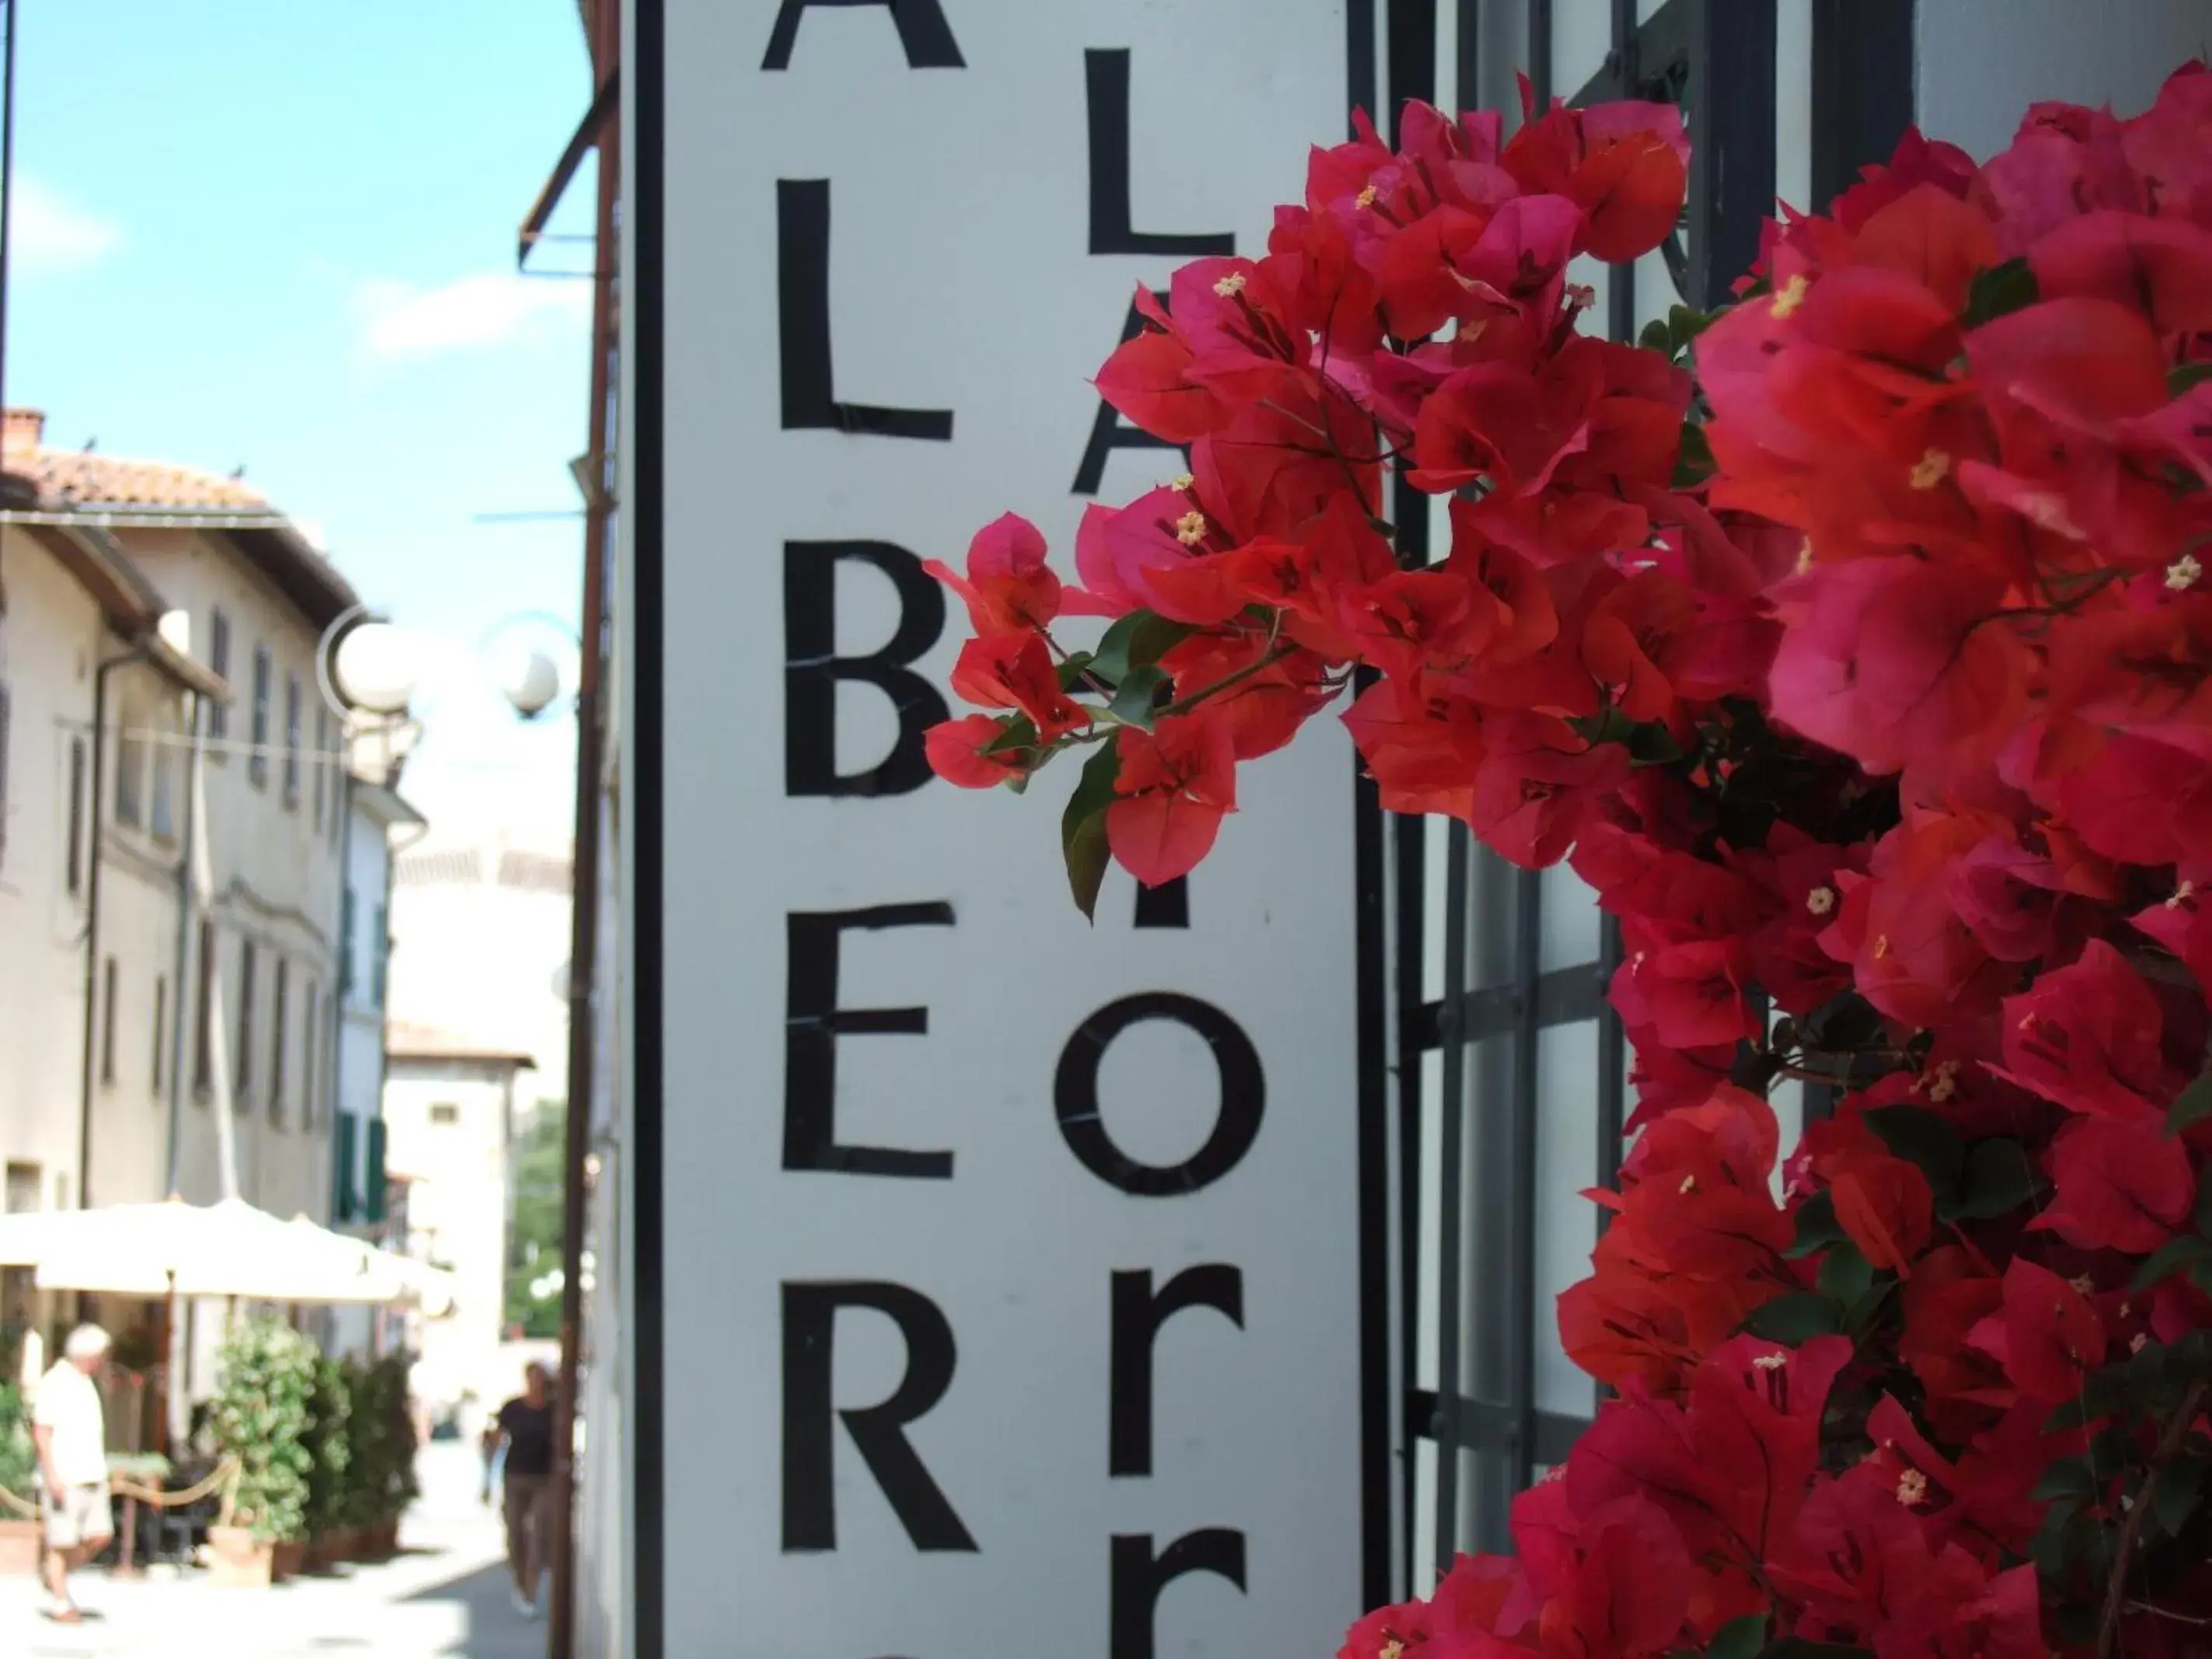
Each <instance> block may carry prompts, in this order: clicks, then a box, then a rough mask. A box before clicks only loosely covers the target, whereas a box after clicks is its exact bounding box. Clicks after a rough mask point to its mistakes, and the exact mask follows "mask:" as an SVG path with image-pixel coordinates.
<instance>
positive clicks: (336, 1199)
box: [331, 1111, 361, 1221]
mask: <svg viewBox="0 0 2212 1659" xmlns="http://www.w3.org/2000/svg"><path fill="white" fill-rule="evenodd" d="M332 1121H333V1122H334V1123H335V1124H336V1126H337V1145H336V1146H333V1147H332V1148H331V1220H333V1221H351V1220H352V1219H353V1218H355V1217H356V1216H357V1215H358V1214H360V1213H361V1206H360V1204H359V1203H358V1202H357V1201H356V1191H357V1189H356V1187H355V1186H354V1181H353V1162H354V1150H355V1147H356V1145H357V1144H358V1143H357V1142H356V1139H355V1136H356V1131H357V1130H358V1129H359V1128H360V1127H361V1126H360V1121H359V1120H358V1119H356V1117H355V1116H354V1115H353V1114H352V1113H351V1112H344V1111H342V1112H340V1113H339V1114H338V1115H337V1117H336V1118H335V1119H334V1120H332Z"/></svg>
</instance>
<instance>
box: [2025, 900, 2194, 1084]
mask: <svg viewBox="0 0 2212 1659" xmlns="http://www.w3.org/2000/svg"><path fill="white" fill-rule="evenodd" d="M2164 1027H2165V1020H2164V1016H2163V1015H2162V1014H2161V1013H2160V1010H2159V1006H2158V999H2157V998H2156V997H2154V996H2153V995H2152V994H2151V990H2150V987H2148V985H2146V984H2144V983H2143V981H2142V975H2139V974H2137V973H2136V971H2135V969H2132V968H2130V967H2129V966H2128V964H2127V963H2126V961H2125V960H2124V958H2123V957H2121V955H2120V953H2119V952H2118V951H2116V950H2114V949H2113V948H2112V946H2111V945H2107V944H2106V943H2105V942H2104V941H2103V940H2102V939H2096V940H2093V941H2091V943H2090V945H2089V946H2088V948H2087V949H2086V950H2085V951H2082V953H2081V960H2079V961H2078V962H2075V963H2073V964H2072V965H2071V966H2069V967H2066V968H2061V969H2057V971H2056V972H2054V973H2048V974H2045V975H2043V976H2042V977H2041V978H2040V979H2039V980H2038V981H2036V982H2035V985H2034V987H2033V988H2032V989H2030V990H2027V991H2025V992H2023V993H2022V994H2020V995H2019V996H2016V997H2008V998H2007V999H2006V1000H2005V1004H2004V1058H2005V1066H2004V1069H2003V1070H2002V1071H2001V1072H2000V1073H1998V1074H1999V1075H2000V1076H2002V1077H2006V1078H2008V1079H2011V1080H2012V1081H2013V1082H2015V1083H2017V1084H2019V1085H2021V1087H2022V1088H2024V1089H2030V1090H2033V1091H2034V1092H2035V1093H2037V1094H2039V1095H2041V1096H2043V1097H2044V1098H2045V1099H2046V1100H2054V1101H2056V1102H2057V1103H2058V1104H2060V1105H2061V1106H2063V1107H2065V1108H2066V1109H2068V1110H2069V1111H2075V1112H2095V1113H2103V1114H2107V1115H2112V1116H2115V1117H2123V1118H2154V1119H2157V1118H2163V1116H2164V1115H2165V1111H2166V1103H2167V1102H2169V1101H2171V1100H2172V1098H2173V1097H2174V1096H2175V1095H2176V1094H2178V1093H2179V1091H2180V1089H2181V1085H2182V1084H2183V1083H2184V1082H2185V1081H2186V1079H2185V1078H2184V1077H2183V1076H2182V1075H2181V1073H2179V1072H2178V1071H2177V1070H2176V1069H2175V1068H2174V1067H2173V1066H2171V1065H2169V1064H2168V1063H2167V1061H2166V1055H2165V1052H2164V1049H2163V1048H2162V1047H2161V1038H2162V1036H2163V1034H2164Z"/></svg>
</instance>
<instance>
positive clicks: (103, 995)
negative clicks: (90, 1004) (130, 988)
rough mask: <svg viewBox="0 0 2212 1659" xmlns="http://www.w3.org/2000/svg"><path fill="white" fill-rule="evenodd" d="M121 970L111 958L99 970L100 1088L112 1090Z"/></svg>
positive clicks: (107, 958) (119, 965)
mask: <svg viewBox="0 0 2212 1659" xmlns="http://www.w3.org/2000/svg"><path fill="white" fill-rule="evenodd" d="M122 973H123V969H122V967H121V964H119V963H118V962H117V961H116V960H115V958H114V957H112V956H110V957H106V959H105V960H104V961H102V963H100V1086H101V1087H102V1088H112V1086H113V1085H114V1083H115V1024H116V1016H117V1014H118V1012H121V1010H120V1006H119V1005H120V1003H121V1000H122V991H121V988H120V986H119V983H118V981H120V979H121V977H122Z"/></svg>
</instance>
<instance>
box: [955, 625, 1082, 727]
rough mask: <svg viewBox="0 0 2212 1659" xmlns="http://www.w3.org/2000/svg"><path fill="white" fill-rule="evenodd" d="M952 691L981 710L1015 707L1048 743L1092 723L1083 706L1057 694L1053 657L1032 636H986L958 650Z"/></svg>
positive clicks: (973, 640)
mask: <svg viewBox="0 0 2212 1659" xmlns="http://www.w3.org/2000/svg"><path fill="white" fill-rule="evenodd" d="M952 689H953V690H954V691H956V692H957V693H958V694H959V695H960V696H963V697H965V698H966V699H967V700H968V701H969V702H972V703H975V704H977V705H979V706H980V707H981V708H1018V709H1019V710H1021V712H1022V713H1023V714H1026V715H1028V716H1029V717H1030V721H1031V723H1032V724H1034V725H1035V726H1036V731H1037V738H1038V740H1039V741H1041V742H1043V743H1050V742H1051V741H1052V740H1053V739H1054V738H1060V737H1064V736H1066V734H1067V733H1068V732H1074V731H1078V730H1079V729H1080V728H1082V727H1083V726H1088V725H1089V724H1090V723H1091V715H1090V714H1089V712H1088V711H1087V710H1086V709H1085V708H1084V707H1083V706H1082V705H1081V704H1080V703H1079V702H1076V701H1075V700H1074V699H1073V697H1071V696H1068V695H1067V694H1066V692H1065V691H1062V690H1060V676H1059V675H1058V673H1056V672H1055V671H1054V668H1053V665H1052V653H1051V652H1050V651H1049V650H1048V649H1047V648H1046V646H1045V642H1044V641H1043V639H1042V637H1041V636H1039V635H1036V634H985V635H978V636H977V637H976V638H975V639H972V640H970V641H968V643H967V644H965V645H963V646H962V647H960V659H959V660H958V661H957V662H956V663H955V664H953V665H952Z"/></svg>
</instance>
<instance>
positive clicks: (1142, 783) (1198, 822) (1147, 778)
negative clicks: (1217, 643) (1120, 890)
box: [1106, 708, 1237, 887]
mask: <svg viewBox="0 0 2212 1659" xmlns="http://www.w3.org/2000/svg"><path fill="white" fill-rule="evenodd" d="M1115 749H1116V750H1118V752H1119V754H1120V757H1121V771H1120V773H1119V774H1118V775H1117V776H1116V777H1115V783H1114V794H1115V799H1114V802H1113V805H1110V806H1109V807H1108V808H1107V809H1106V845H1107V848H1108V849H1109V851H1110V852H1111V853H1112V854H1114V860H1115V863H1117V864H1119V865H1120V866H1121V867H1122V868H1123V869H1125V870H1127V872H1129V873H1130V874H1131V875H1133V876H1134V877H1135V878H1137V879H1138V880H1139V881H1140V882H1142V883H1143V884H1145V885H1146V886H1147V887H1157V886H1158V885H1159V884H1161V883H1162V882H1164V881H1173V880H1174V879H1175V878H1176V877H1177V876H1181V875H1188V873H1189V872H1190V871H1191V870H1192V869H1193V868H1194V866H1196V865H1197V863H1198V861H1199V860H1200V859H1202V858H1204V857H1205V856H1206V854H1207V853H1208V852H1209V851H1210V850H1211V849H1212V846H1213V838H1214V836H1216V835H1218V833H1219V832H1220V829H1221V819H1222V817H1223V815H1224V814H1225V813H1229V812H1233V811H1236V810H1237V757H1236V751H1235V749H1234V747H1233V746H1232V744H1231V741H1230V736H1229V731H1228V728H1227V726H1225V724H1224V723H1223V721H1222V720H1221V719H1220V718H1219V717H1218V715H1217V714H1214V713H1213V712H1212V710H1211V709H1210V708H1207V709H1200V710H1199V711H1198V712H1196V713H1194V714H1170V715H1167V716H1165V717H1164V718H1163V719H1162V720H1160V722H1159V725H1158V727H1156V728H1155V729H1154V730H1152V731H1150V732H1146V731H1143V730H1141V729H1139V727H1136V726H1123V727H1122V728H1121V731H1119V732H1116V733H1115Z"/></svg>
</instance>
